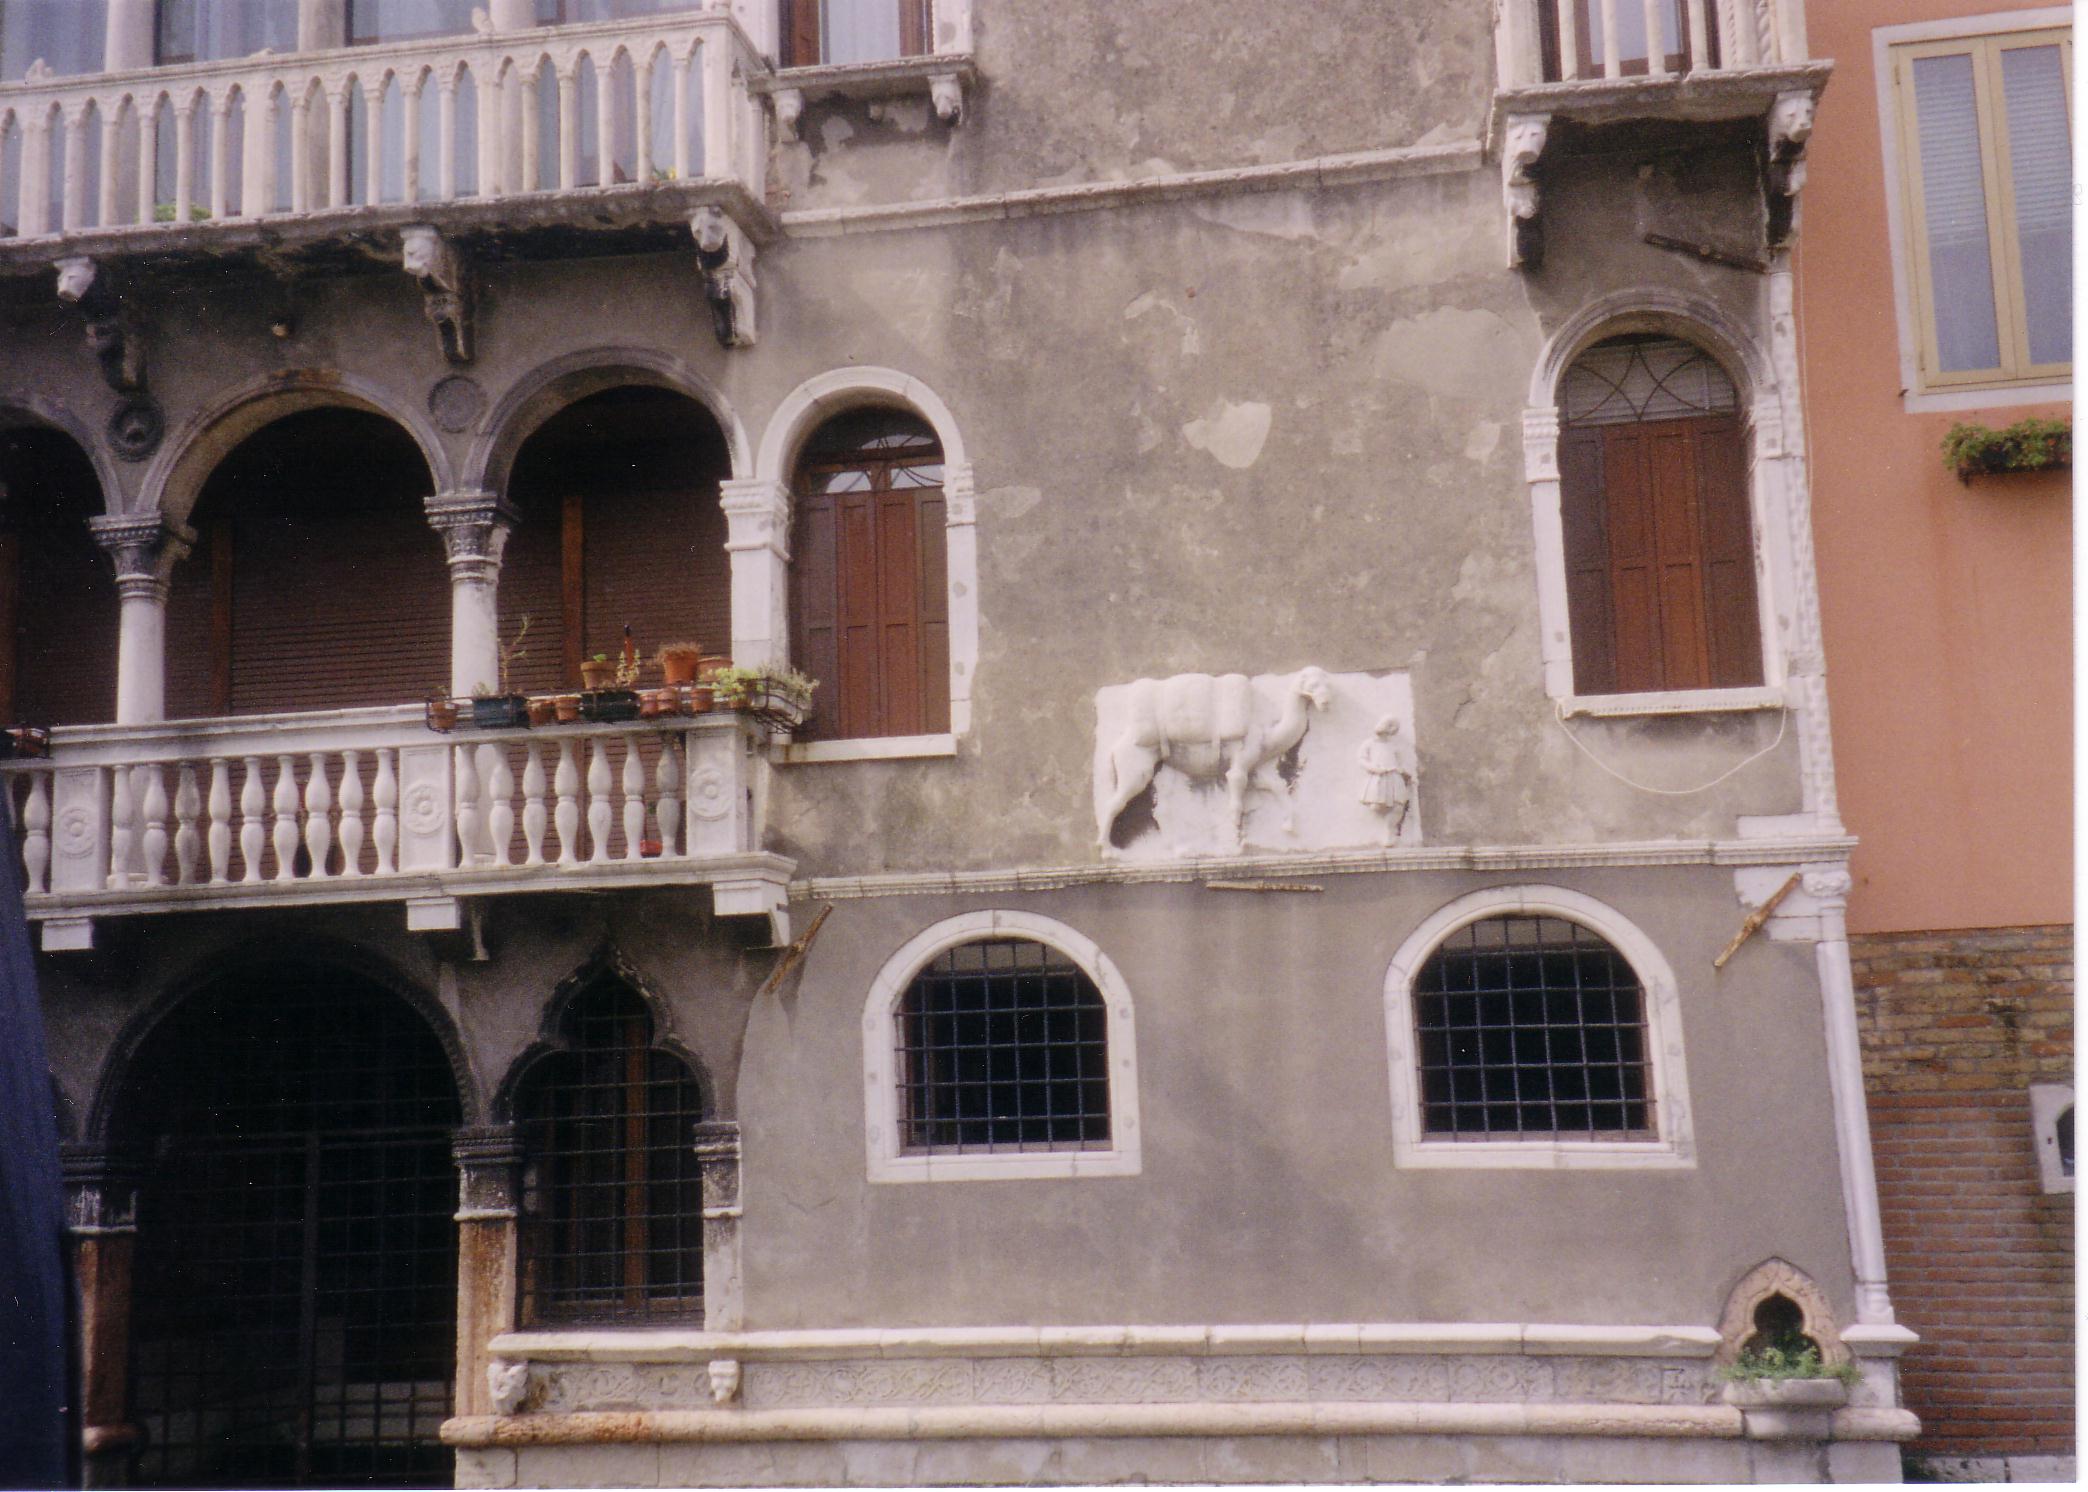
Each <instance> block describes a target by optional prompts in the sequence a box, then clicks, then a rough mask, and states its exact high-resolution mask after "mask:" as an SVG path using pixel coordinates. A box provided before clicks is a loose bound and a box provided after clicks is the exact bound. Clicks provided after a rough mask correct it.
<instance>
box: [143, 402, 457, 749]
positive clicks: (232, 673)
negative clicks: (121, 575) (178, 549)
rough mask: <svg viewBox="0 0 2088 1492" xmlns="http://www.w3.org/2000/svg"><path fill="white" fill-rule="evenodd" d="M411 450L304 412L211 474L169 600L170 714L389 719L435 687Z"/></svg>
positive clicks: (429, 583)
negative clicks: (364, 710) (320, 713)
mask: <svg viewBox="0 0 2088 1492" xmlns="http://www.w3.org/2000/svg"><path fill="white" fill-rule="evenodd" d="M433 490H434V482H433V479H432V478H431V477H430V475H429V473H428V464H427V461H426V460H425V459H424V458H423V457H422V455H421V451H420V447H419V446H418V445H416V444H415V443H414V440H413V437H412V436H411V435H409V434H408V433H407V432H406V431H404V430H402V429H400V428H399V427H398V426H397V425H395V424H393V423H392V422H391V421H390V420H388V419H386V418H384V417H383V416H382V415H378V414H372V413H370V412H369V411H367V410H363V409H348V408H332V407H329V408H321V409H307V410H301V411H299V412H297V413H295V414H289V415H285V416H283V417H282V418H281V419H279V420H276V421H274V422H273V423H271V424H268V425H264V426H263V427H262V428H260V429H259V430H257V431H255V432H254V433H253V434H252V435H249V436H248V437H247V438H246V439H245V440H244V441H242V442H241V443H240V444H239V445H238V446H237V447H235V448H234V449H233V450H232V452H231V453H230V454H229V455H227V456H226V457H225V459H224V460H223V461H222V462H220V463H219V464H218V466H217V467H216V469H215V470H213V471H212V472H211V474H210V476H209V478H208V480H206V481H205V482H204V484H203V488H202V491H201V493H200V495H199V496H198V498H197V500H196V505H195V507H194V509H193V510H192V511H191V512H190V513H189V515H188V521H189V523H190V524H191V525H192V526H193V527H194V528H195V530H196V544H195V548H194V550H193V552H192V553H190V555H189V556H188V558H186V559H184V560H182V561H181V563H180V564H179V565H177V566H176V567H175V569H174V574H173V580H172V585H171V588H170V591H169V595H168V598H167V713H168V714H169V715H171V716H175V717H177V718H178V717H182V716H198V715H203V716H210V715H247V714H254V713H258V712H266V711H274V710H328V709H343V708H347V707H350V706H354V705H383V704H401V703H404V702H406V701H408V700H413V699H420V698H424V697H425V696H426V695H427V694H429V693H430V692H431V691H435V690H443V689H446V688H447V687H448V684H449V674H450V596H449V572H448V569H447V566H446V563H445V561H444V558H443V550H442V540H441V538H440V537H439V536H438V535H437V534H436V533H435V531H434V529H432V528H431V527H429V525H428V517H427V509H426V499H427V497H428V495H429V493H430V492H432V491H433Z"/></svg>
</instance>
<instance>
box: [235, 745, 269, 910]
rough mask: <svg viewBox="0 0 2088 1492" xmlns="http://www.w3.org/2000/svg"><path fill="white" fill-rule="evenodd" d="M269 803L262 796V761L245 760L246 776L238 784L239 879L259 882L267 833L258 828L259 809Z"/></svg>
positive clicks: (255, 757)
mask: <svg viewBox="0 0 2088 1492" xmlns="http://www.w3.org/2000/svg"><path fill="white" fill-rule="evenodd" d="M267 802H268V800H267V799H266V798H265V797H263V796H262V793H261V758H260V757H258V756H250V757H248V758H246V776H245V778H244V780H243V781H242V782H241V783H240V785H239V858H240V860H241V862H242V867H243V868H242V870H241V872H240V877H239V878H240V879H241V880H242V881H258V880H260V879H261V846H262V844H263V843H264V842H265V841H266V839H267V837H268V836H267V832H266V831H265V830H264V829H263V828H262V827H261V810H262V809H263V808H264V807H265V806H266V805H267Z"/></svg>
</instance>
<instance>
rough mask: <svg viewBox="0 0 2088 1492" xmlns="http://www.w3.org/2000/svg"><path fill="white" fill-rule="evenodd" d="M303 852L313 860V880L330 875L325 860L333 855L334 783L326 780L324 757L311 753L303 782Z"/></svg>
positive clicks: (321, 754) (318, 753)
mask: <svg viewBox="0 0 2088 1492" xmlns="http://www.w3.org/2000/svg"><path fill="white" fill-rule="evenodd" d="M304 806H305V832H304V839H305V852H306V853H307V854H308V855H310V856H311V859H312V879H313V880H315V881H323V880H325V879H326V878H327V875H328V874H329V872H328V870H327V866H326V862H327V860H328V859H329V858H331V857H332V855H333V784H332V783H330V782H328V781H327V780H326V757H325V755H324V754H323V753H321V752H317V751H315V752H313V753H312V775H311V776H310V777H309V778H308V779H307V780H306V782H305V798H304Z"/></svg>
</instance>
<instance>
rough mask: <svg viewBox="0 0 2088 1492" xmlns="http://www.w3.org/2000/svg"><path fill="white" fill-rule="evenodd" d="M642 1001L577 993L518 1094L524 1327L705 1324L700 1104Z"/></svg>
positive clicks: (605, 991) (600, 987) (612, 983)
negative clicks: (553, 1045)
mask: <svg viewBox="0 0 2088 1492" xmlns="http://www.w3.org/2000/svg"><path fill="white" fill-rule="evenodd" d="M653 1036H654V1032H653V1022H652V1017H651V1015H650V1014H649V1013H648V1011H647V1009H646V1006H645V1002H644V1000H643V999H641V998H640V997H639V995H638V994H637V992H636V991H634V990H632V989H631V988H630V987H629V986H627V985H625V984H623V983H621V982H620V981H617V980H614V979H610V980H605V981H603V982H602V983H599V984H597V985H596V986H594V987H593V988H592V989H588V990H585V991H583V992H582V993H581V994H580V995H578V996H577V997H576V998H575V999H574V1000H573V1001H572V1003H571V1004H570V1005H569V1006H568V1007H567V1009H566V1012H565V1017H564V1019H563V1021H562V1022H561V1025H560V1040H561V1041H562V1042H563V1043H564V1049H563V1050H559V1051H554V1052H551V1053H549V1054H547V1055H546V1056H544V1057H543V1058H541V1059H540V1060H539V1061H538V1063H537V1064H536V1066H535V1068H534V1069H533V1070H532V1071H531V1072H530V1073H529V1074H528V1076H527V1078H525V1080H524V1082H523V1085H522V1087H521V1089H520V1093H519V1098H518V1101H517V1105H516V1111H517V1113H518V1114H520V1115H521V1116H522V1126H523V1147H524V1150H523V1153H524V1157H525V1160H524V1170H523V1182H522V1222H523V1227H522V1282H521V1298H522V1319H523V1320H524V1321H525V1322H529V1323H541V1322H551V1321H614V1320H646V1321H657V1320H696V1321H701V1320H702V1317H703V1189H702V1184H701V1180H700V1177H699V1174H698V1170H697V1161H696V1153H695V1148H694V1139H695V1126H696V1123H697V1121H699V1120H700V1119H702V1118H703V1094H702V1090H701V1089H700V1088H699V1087H698V1085H697V1082H696V1079H695V1078H694V1076H693V1075H692V1074H691V1073H690V1071H689V1068H688V1066H687V1065H686V1064H685V1063H684V1062H682V1060H681V1059H680V1058H678V1057H676V1056H675V1055H674V1054H673V1053H671V1052H666V1051H662V1050H660V1049H658V1048H657V1047H655V1046H654V1045H653Z"/></svg>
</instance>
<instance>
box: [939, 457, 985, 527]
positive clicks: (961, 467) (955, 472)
mask: <svg viewBox="0 0 2088 1492" xmlns="http://www.w3.org/2000/svg"><path fill="white" fill-rule="evenodd" d="M943 521H944V522H945V523H946V524H947V525H948V526H949V527H951V528H963V527H965V526H967V525H969V524H974V523H977V522H978V521H979V495H978V489H977V488H976V486H975V485H974V484H973V480H972V469H971V463H970V462H968V461H967V462H961V463H958V464H955V465H952V466H946V467H944V468H943Z"/></svg>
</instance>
